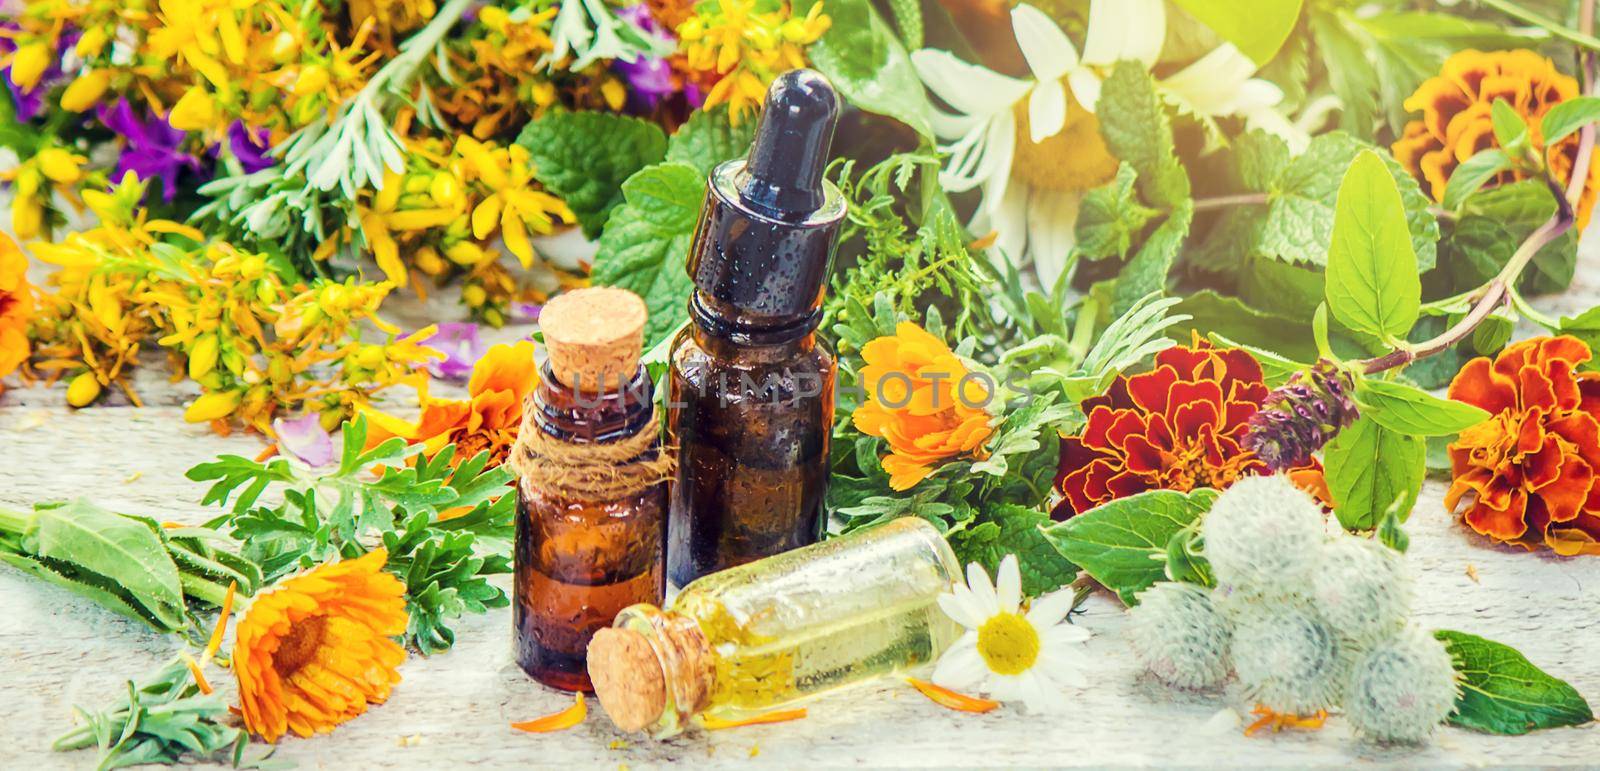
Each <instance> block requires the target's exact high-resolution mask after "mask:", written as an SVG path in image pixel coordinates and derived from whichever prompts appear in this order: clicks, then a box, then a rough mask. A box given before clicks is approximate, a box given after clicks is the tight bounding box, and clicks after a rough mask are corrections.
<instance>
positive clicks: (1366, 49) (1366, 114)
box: [1309, 8, 1383, 136]
mask: <svg viewBox="0 0 1600 771" xmlns="http://www.w3.org/2000/svg"><path fill="white" fill-rule="evenodd" d="M1309 18H1310V29H1311V37H1312V40H1313V42H1315V43H1316V50H1317V51H1319V52H1320V53H1321V54H1322V58H1323V66H1324V68H1325V69H1326V70H1327V72H1328V83H1329V85H1331V86H1332V87H1333V92H1334V94H1336V95H1337V96H1338V97H1339V101H1340V102H1341V103H1342V104H1343V106H1344V109H1343V110H1342V111H1340V116H1339V127H1340V128H1341V129H1344V130H1345V131H1350V132H1354V133H1355V134H1357V135H1360V136H1371V135H1372V134H1373V133H1374V129H1375V128H1376V127H1377V124H1378V118H1379V109H1380V108H1379V104H1378V95H1379V92H1380V91H1381V90H1382V89H1383V85H1382V83H1381V81H1380V79H1379V75H1378V70H1377V69H1376V68H1375V67H1374V66H1373V64H1372V59H1371V58H1370V56H1369V54H1370V53H1371V51H1370V46H1369V45H1368V44H1367V41H1366V40H1363V39H1362V38H1363V37H1365V35H1362V36H1361V37H1357V35H1358V34H1360V33H1361V30H1360V29H1359V28H1358V27H1354V26H1353V25H1350V24H1347V23H1346V20H1347V19H1348V18H1349V17H1348V16H1347V15H1346V14H1343V13H1340V12H1338V11H1336V10H1331V9H1329V10H1323V9H1321V8H1318V9H1315V10H1313V11H1312V12H1311V13H1310V14H1309Z"/></svg>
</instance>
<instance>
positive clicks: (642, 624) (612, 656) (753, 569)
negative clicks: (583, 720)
mask: <svg viewBox="0 0 1600 771" xmlns="http://www.w3.org/2000/svg"><path fill="white" fill-rule="evenodd" d="M959 575H960V568H959V565H958V563H957V561H956V557H955V554H954V553H953V552H951V550H950V547H949V545H948V544H946V543H945V540H944V537H943V536H942V535H940V533H939V531H938V530H937V529H936V528H934V527H933V526H932V525H930V524H929V523H928V522H926V521H925V520H922V519H920V518H917V517H904V518H901V519H899V520H895V521H893V522H889V523H887V524H884V525H881V526H878V527H875V528H872V529H869V530H865V531H861V532H858V533H853V534H851V535H848V536H844V537H841V538H836V539H833V540H829V541H825V542H823V543H819V544H814V545H812V546H808V547H805V548H803V549H798V550H795V551H791V552H787V553H785V554H781V555H778V556H775V557H768V558H766V559H763V560H759V561H756V562H752V563H748V564H745V565H742V566H739V567H735V568H731V569H729V570H725V571H722V572H719V573H714V574H712V575H709V576H706V577H704V578H701V579H699V580H697V581H695V582H694V583H691V584H690V585H689V586H687V587H685V588H684V590H683V591H682V592H680V593H679V594H678V595H677V596H676V597H674V598H673V600H672V602H671V603H670V604H668V605H667V607H665V608H661V607H657V606H656V605H653V604H641V605H635V606H633V607H630V608H627V609H625V610H623V611H622V612H621V613H619V614H617V618H616V621H615V623H614V626H613V628H611V629H608V630H602V631H601V632H599V633H597V634H596V635H595V639H594V642H593V643H592V644H591V645H590V649H589V656H590V661H589V672H590V676H591V677H592V678H593V682H594V685H595V689H596V691H597V693H598V694H599V697H600V701H601V704H602V705H603V706H604V707H605V710H606V713H607V714H608V715H610V716H611V718H612V720H613V722H615V723H616V724H617V726H618V727H619V728H622V729H623V730H627V731H639V730H645V731H648V732H649V733H650V734H652V735H654V736H656V737H658V738H664V737H667V736H672V735H674V734H677V733H679V732H681V731H683V730H684V729H685V728H687V727H688V726H690V725H691V724H693V722H694V721H695V719H697V718H698V717H714V718H719V719H725V720H737V719H742V718H746V717H751V716H754V715H757V714H761V713H763V712H769V711H772V710H774V709H779V708H783V707H786V706H789V705H793V704H795V703H799V702H803V701H805V700H808V699H811V698H814V697H817V696H820V695H823V694H826V693H831V692H834V691H837V690H839V689H842V688H846V687H849V686H853V685H857V684H861V683H865V682H868V681H871V680H873V679H875V678H878V677H882V676H886V675H893V674H898V673H903V672H907V671H910V670H914V669H916V668H918V667H921V666H923V665H925V664H928V663H930V662H932V661H934V660H935V659H937V658H938V656H939V655H940V654H941V653H943V652H944V650H945V649H946V648H948V647H949V646H950V644H951V643H953V642H954V641H955V640H956V638H957V637H959V636H960V633H961V628H960V627H959V626H958V625H957V624H956V623H955V622H954V621H952V620H951V619H950V618H949V617H948V616H946V615H945V614H944V612H943V611H942V610H941V609H940V608H939V605H938V596H939V595H940V594H941V593H944V592H947V591H949V590H950V587H951V585H952V583H953V582H955V581H956V580H957V579H958V578H959Z"/></svg>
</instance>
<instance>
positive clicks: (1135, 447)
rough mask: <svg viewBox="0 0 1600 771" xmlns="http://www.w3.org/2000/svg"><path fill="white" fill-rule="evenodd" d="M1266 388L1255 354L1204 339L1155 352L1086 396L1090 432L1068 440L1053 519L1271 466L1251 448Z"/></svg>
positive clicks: (1218, 483) (1227, 480) (1220, 483)
mask: <svg viewBox="0 0 1600 771" xmlns="http://www.w3.org/2000/svg"><path fill="white" fill-rule="evenodd" d="M1267 393H1268V389H1267V386H1266V384H1265V383H1264V382H1263V381H1262V374H1261V365H1260V364H1259V363H1257V362H1256V360H1255V358H1254V357H1252V356H1251V355H1250V354H1249V353H1248V352H1246V351H1243V350H1239V349H1233V348H1230V349H1222V348H1214V347H1212V346H1211V345H1210V344H1209V343H1205V342H1201V341H1196V343H1195V346H1194V347H1185V346H1175V347H1172V348H1168V349H1167V350H1165V351H1162V352H1161V353H1158V354H1156V359H1155V369H1152V370H1151V371H1149V372H1145V373H1141V374H1138V375H1134V376H1132V377H1124V376H1120V375H1119V376H1118V377H1117V379H1116V380H1115V381H1114V382H1113V383H1112V384H1111V388H1110V389H1109V390H1107V391H1106V393H1105V394H1104V395H1101V396H1097V397H1094V398H1092V399H1087V400H1085V401H1084V402H1083V409H1084V410H1085V411H1086V412H1087V413H1088V416H1089V419H1088V422H1087V423H1086V424H1085V425H1084V428H1083V433H1082V434H1079V435H1075V436H1066V437H1062V439H1061V463H1060V468H1059V470H1058V471H1057V474H1056V490H1057V491H1059V492H1060V493H1061V495H1062V496H1063V499H1062V501H1061V502H1060V503H1059V504H1057V505H1056V508H1055V512H1054V517H1055V518H1056V519H1067V518H1070V517H1072V516H1075V515H1077V514H1081V513H1083V512H1085V511H1088V510H1089V509H1092V508H1094V507H1096V506H1099V505H1100V504H1102V503H1105V502H1107V501H1110V500H1115V499H1117V498H1123V497H1126V496H1129V495H1134V494H1136V493H1141V492H1144V491H1146V490H1157V489H1165V490H1178V491H1182V492H1187V491H1189V490H1193V489H1195V488H1199V487H1211V488H1215V489H1218V490H1220V489H1223V488H1225V487H1228V486H1229V485H1231V484H1233V483H1234V481H1235V480H1238V479H1240V478H1242V477H1245V476H1250V475H1254V474H1266V473H1271V470H1270V469H1269V468H1268V467H1267V464H1266V463H1264V462H1262V461H1261V460H1260V459H1259V458H1257V457H1256V455H1255V454H1254V453H1252V452H1251V451H1249V450H1248V449H1246V448H1245V446H1244V438H1245V435H1246V433H1248V432H1249V430H1250V418H1251V416H1253V415H1255V414H1256V412H1257V411H1258V410H1259V409H1260V408H1261V402H1262V400H1263V399H1265V398H1266V397H1267ZM1318 476H1320V473H1319V474H1318ZM1296 482H1297V483H1301V484H1302V486H1307V484H1305V483H1302V482H1301V480H1298V479H1297V480H1296ZM1305 482H1306V483H1309V484H1310V485H1312V486H1315V485H1317V484H1318V482H1317V481H1313V480H1305Z"/></svg>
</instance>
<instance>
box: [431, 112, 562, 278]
mask: <svg viewBox="0 0 1600 771" xmlns="http://www.w3.org/2000/svg"><path fill="white" fill-rule="evenodd" d="M456 154H457V155H458V156H460V157H461V158H462V159H463V160H464V161H465V162H466V165H467V167H468V168H470V169H471V170H472V172H473V173H474V175H475V176H476V181H477V182H479V183H481V186H482V187H484V188H486V190H485V193H486V195H485V196H484V197H483V199H482V200H480V201H479V202H478V205H477V206H476V207H474V208H473V210H472V234H473V236H475V237H477V238H478V239H480V240H481V239H485V238H488V237H489V236H490V234H492V233H494V231H495V228H496V227H497V226H498V227H499V230H500V237H501V238H502V239H503V240H504V241H505V242H506V248H507V249H510V250H511V253H512V254H514V255H516V256H517V260H518V261H520V262H521V263H522V267H524V268H526V267H530V266H532V265H533V244H532V243H530V242H529V241H528V229H529V227H532V229H533V231H534V232H535V233H549V232H551V231H552V230H553V229H554V228H555V223H556V219H557V218H559V219H560V220H561V221H563V222H575V221H577V217H576V216H575V215H573V213H572V210H571V209H569V208H567V204H566V202H564V201H562V200H561V199H560V198H557V197H555V196H553V195H550V194H549V193H546V192H544V191H542V190H537V189H535V188H534V185H535V184H537V183H536V182H535V181H534V178H533V161H532V159H531V158H530V157H529V156H528V150H527V148H525V147H521V146H519V145H512V146H510V147H507V148H496V147H495V146H493V145H492V144H485V143H481V142H479V141H477V140H475V139H473V138H472V137H466V136H464V137H461V138H460V139H458V140H457V141H456Z"/></svg>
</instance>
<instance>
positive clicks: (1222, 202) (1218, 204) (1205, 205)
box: [1194, 193, 1270, 212]
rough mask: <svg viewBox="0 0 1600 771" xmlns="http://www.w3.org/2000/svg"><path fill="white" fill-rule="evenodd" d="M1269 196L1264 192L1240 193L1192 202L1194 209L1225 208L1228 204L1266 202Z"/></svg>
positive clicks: (1242, 204)
mask: <svg viewBox="0 0 1600 771" xmlns="http://www.w3.org/2000/svg"><path fill="white" fill-rule="evenodd" d="M1268 200H1270V198H1269V197H1268V195H1267V194H1266V193H1240V194H1238V195H1219V196H1216V197H1214V198H1201V199H1199V200H1197V201H1195V202H1194V210H1195V211H1197V212H1199V211H1206V210H1207V209H1226V208H1228V207H1230V206H1250V205H1253V204H1263V203H1266V202H1267V201H1268Z"/></svg>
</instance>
